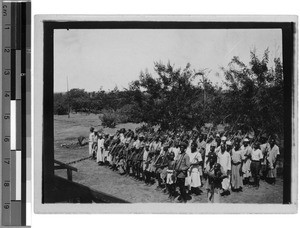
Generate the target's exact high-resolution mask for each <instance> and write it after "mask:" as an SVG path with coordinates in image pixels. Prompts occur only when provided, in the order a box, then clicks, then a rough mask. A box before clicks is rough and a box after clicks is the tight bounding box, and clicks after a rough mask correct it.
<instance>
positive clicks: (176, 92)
mask: <svg viewBox="0 0 300 228" xmlns="http://www.w3.org/2000/svg"><path fill="white" fill-rule="evenodd" d="M269 61H270V60H269V51H268V49H267V50H265V52H264V55H263V56H262V58H259V57H258V56H257V54H256V52H255V51H251V52H250V62H249V63H248V64H245V63H243V62H242V61H241V60H240V59H239V57H238V56H234V57H233V58H232V60H231V62H230V63H229V64H228V66H227V67H223V68H221V72H222V73H223V74H224V77H225V81H224V86H222V87H220V86H217V85H215V84H213V83H212V82H211V81H210V79H209V73H208V72H207V70H205V69H203V70H195V69H191V65H190V64H189V63H187V65H186V66H185V67H184V68H183V69H181V68H176V67H175V65H173V64H171V63H170V62H168V63H166V64H164V63H162V62H155V63H154V72H155V75H152V74H151V73H149V72H148V71H147V70H145V71H142V72H141V73H140V75H139V77H138V79H137V80H135V81H133V82H131V83H130V85H129V88H128V89H125V90H123V91H120V90H119V89H118V88H115V89H114V90H112V91H108V92H106V91H104V90H102V89H99V91H95V92H86V91H84V90H83V89H72V90H70V91H69V92H67V93H59V94H55V96H54V110H55V114H66V107H67V105H68V104H69V105H70V108H71V110H72V111H75V112H88V113H91V112H92V113H101V112H103V111H105V112H106V113H107V110H110V111H111V112H114V113H121V114H122V115H123V116H126V118H124V121H132V122H145V123H147V124H149V125H159V126H160V127H161V128H162V129H171V130H172V129H175V130H176V129H182V128H183V129H194V128H197V129H200V128H201V127H202V126H203V125H204V124H205V123H213V124H215V125H217V124H228V125H230V126H231V130H234V129H242V130H244V131H249V130H253V131H256V132H257V131H262V130H263V131H265V132H267V133H270V132H272V133H277V134H283V110H284V103H283V95H284V92H283V85H284V80H283V69H282V63H281V60H280V58H275V59H274V60H273V62H274V64H272V65H273V67H269V65H270V64H269Z"/></svg>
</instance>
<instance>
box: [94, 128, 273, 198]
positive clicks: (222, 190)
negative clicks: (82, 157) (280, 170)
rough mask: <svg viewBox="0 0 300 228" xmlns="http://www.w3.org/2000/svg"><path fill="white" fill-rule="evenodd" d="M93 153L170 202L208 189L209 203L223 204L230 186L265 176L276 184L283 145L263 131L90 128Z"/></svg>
mask: <svg viewBox="0 0 300 228" xmlns="http://www.w3.org/2000/svg"><path fill="white" fill-rule="evenodd" d="M89 154H90V156H91V158H93V159H95V160H96V161H97V163H98V164H99V165H104V166H109V167H110V168H111V169H112V170H115V171H117V172H119V173H120V174H121V175H129V176H132V177H134V178H136V179H138V180H141V181H144V182H145V185H153V184H155V183H156V184H157V188H156V189H157V190H161V191H163V192H164V193H166V194H169V198H170V199H171V200H175V199H178V200H179V201H180V202H186V201H187V200H189V199H190V198H191V196H190V195H191V194H196V195H199V194H201V193H202V192H203V191H202V189H203V188H204V189H205V190H206V193H207V197H208V201H209V202H219V201H220V196H224V195H229V194H230V190H231V191H236V192H239V191H242V189H243V186H244V185H249V184H252V185H254V186H255V187H256V188H258V187H259V182H260V179H261V178H264V179H265V180H266V181H268V182H269V183H271V184H275V180H276V163H277V159H278V156H279V147H278V146H277V145H276V143H275V138H273V137H269V138H267V136H266V135H264V134H263V135H261V136H260V137H259V138H256V139H255V140H253V139H251V138H250V137H247V135H246V134H244V135H242V134H236V135H230V134H227V137H226V136H225V134H223V135H220V134H218V133H214V134H212V133H210V134H206V133H204V132H203V133H199V132H196V131H180V132H176V133H175V132H172V131H159V130H158V131H154V130H153V129H151V130H147V131H145V130H143V131H142V130H136V131H135V132H134V131H132V130H125V129H120V130H119V131H117V132H116V133H115V134H114V135H108V134H103V133H101V132H97V131H95V130H94V128H91V129H90V136H89ZM178 190H179V192H178Z"/></svg>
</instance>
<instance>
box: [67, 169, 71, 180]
mask: <svg viewBox="0 0 300 228" xmlns="http://www.w3.org/2000/svg"><path fill="white" fill-rule="evenodd" d="M67 175H68V180H69V181H72V170H71V169H67Z"/></svg>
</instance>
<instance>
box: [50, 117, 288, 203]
mask: <svg viewBox="0 0 300 228" xmlns="http://www.w3.org/2000/svg"><path fill="white" fill-rule="evenodd" d="M54 121H55V124H54V128H55V145H54V146H55V148H54V149H55V159H57V160H59V161H62V162H66V163H68V162H72V161H76V160H78V159H81V158H83V157H87V156H88V146H87V145H86V146H83V147H75V148H65V147H61V145H62V144H64V143H70V142H76V140H77V137H78V136H85V137H88V134H89V128H90V127H91V126H94V127H96V128H98V129H99V128H100V125H99V124H100V120H99V119H98V117H97V116H96V115H89V116H86V115H79V114H78V115H72V116H71V118H70V119H68V118H67V117H66V116H59V117H58V116H55V117H54ZM137 126H138V125H136V124H123V125H118V126H117V127H116V128H115V129H104V131H105V132H109V133H113V132H115V131H116V130H117V129H120V128H123V127H125V128H131V129H134V128H135V127H137ZM72 166H74V167H76V168H77V169H78V172H73V181H74V182H78V183H81V184H84V185H86V186H88V187H91V188H93V189H95V190H99V191H102V192H105V193H108V194H110V195H113V196H116V197H118V198H121V199H124V200H127V201H129V202H132V203H141V202H152V203H153V202H161V203H165V202H168V203H170V202H175V203H176V202H177V201H176V200H175V201H170V200H169V199H168V196H167V195H165V194H164V193H163V192H161V191H157V190H155V188H156V184H154V185H152V186H145V184H144V183H143V182H142V181H138V180H135V179H133V178H132V177H129V176H121V175H120V174H118V173H117V172H114V171H112V170H110V169H109V168H108V167H102V166H98V165H97V164H96V162H95V161H93V160H89V159H88V160H83V161H80V162H77V163H74V164H72ZM56 174H57V175H59V176H62V177H66V170H59V171H56ZM260 185H261V186H260V188H259V189H255V188H253V187H244V189H243V192H239V193H236V192H231V194H230V195H229V196H223V197H221V203H282V200H283V181H282V179H280V178H278V180H277V182H276V184H275V185H270V184H267V183H266V182H264V181H261V183H260ZM202 191H203V193H202V194H201V195H200V196H192V199H191V200H189V201H188V203H207V197H206V193H205V189H202Z"/></svg>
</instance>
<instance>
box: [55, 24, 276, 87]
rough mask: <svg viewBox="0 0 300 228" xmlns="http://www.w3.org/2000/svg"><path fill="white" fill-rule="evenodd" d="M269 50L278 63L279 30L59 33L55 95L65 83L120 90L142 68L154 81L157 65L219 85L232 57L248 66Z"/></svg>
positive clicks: (70, 31) (56, 43) (94, 31)
mask: <svg viewBox="0 0 300 228" xmlns="http://www.w3.org/2000/svg"><path fill="white" fill-rule="evenodd" d="M267 48H269V51H270V55H269V57H270V60H273V59H274V58H275V57H280V58H281V59H282V34H281V30H280V29H182V30H180V29H166V30H163V29H83V30H81V29H70V30H66V29H57V30H55V31H54V92H66V91H67V81H68V87H69V89H72V88H79V89H85V90H86V91H88V92H91V91H98V90H99V89H100V88H102V89H104V90H106V91H108V90H112V89H114V88H115V87H116V86H117V87H118V88H119V89H120V90H122V89H123V88H128V85H129V83H130V82H132V81H134V80H137V79H138V78H139V74H140V72H141V71H144V70H146V69H147V70H148V71H149V72H150V73H151V74H152V75H153V76H154V77H156V76H157V75H156V74H155V72H154V70H153V67H154V62H157V61H162V62H163V63H167V62H168V61H170V63H171V64H172V65H174V66H175V67H176V68H184V67H185V66H186V64H187V63H190V64H191V68H192V69H196V70H199V69H207V72H210V73H209V74H208V78H209V79H210V80H211V81H212V82H213V83H217V84H218V85H220V86H222V81H223V80H224V77H223V75H222V71H221V70H220V68H221V67H226V66H228V63H229V62H230V60H231V59H232V57H233V56H239V57H240V60H241V61H243V62H244V63H246V64H248V63H249V61H250V51H251V50H253V49H255V50H256V53H257V54H258V56H259V57H261V56H262V54H263V52H264V50H265V49H267ZM272 62H273V61H270V66H272Z"/></svg>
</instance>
